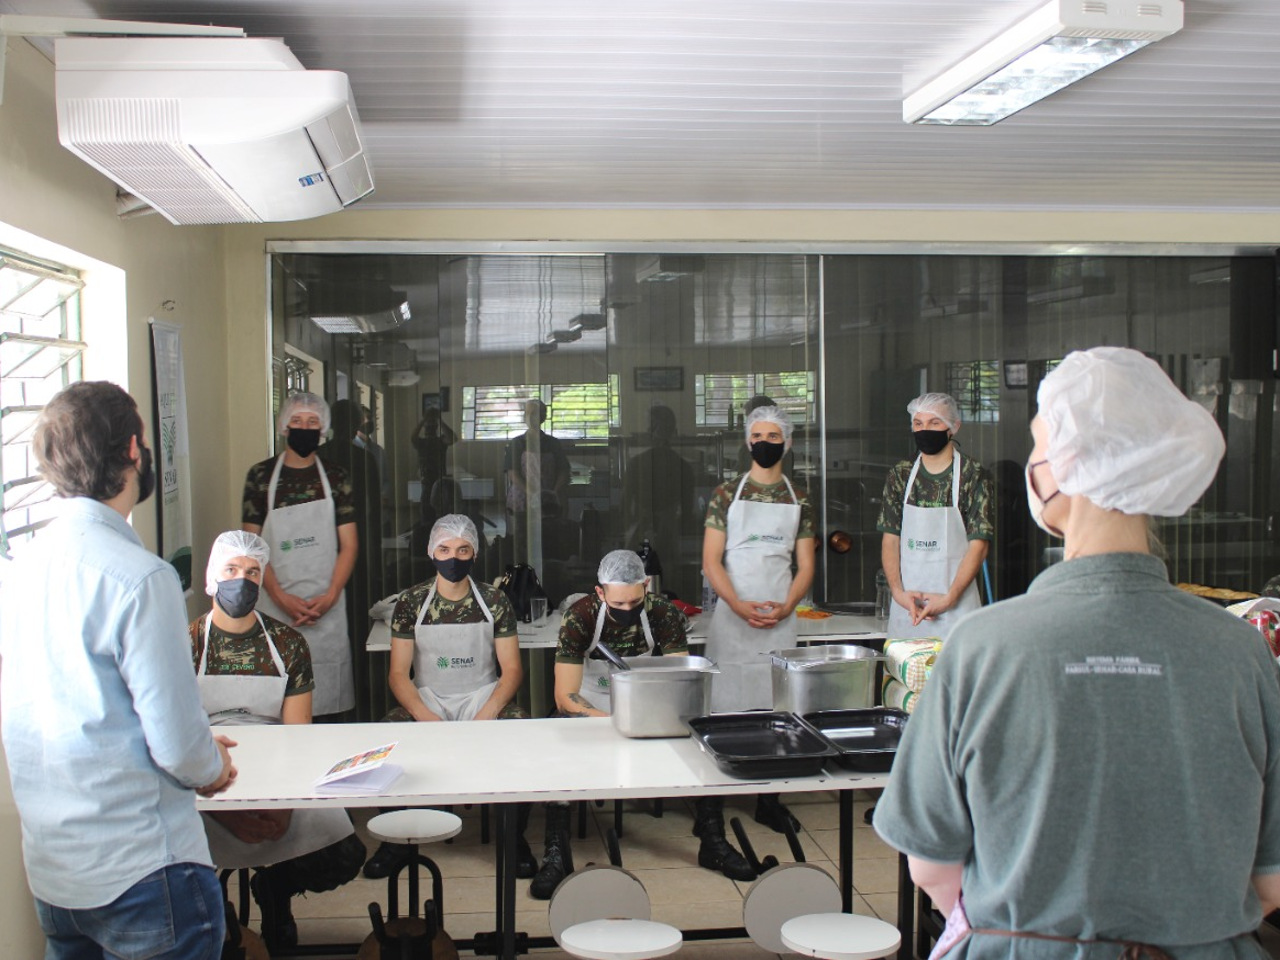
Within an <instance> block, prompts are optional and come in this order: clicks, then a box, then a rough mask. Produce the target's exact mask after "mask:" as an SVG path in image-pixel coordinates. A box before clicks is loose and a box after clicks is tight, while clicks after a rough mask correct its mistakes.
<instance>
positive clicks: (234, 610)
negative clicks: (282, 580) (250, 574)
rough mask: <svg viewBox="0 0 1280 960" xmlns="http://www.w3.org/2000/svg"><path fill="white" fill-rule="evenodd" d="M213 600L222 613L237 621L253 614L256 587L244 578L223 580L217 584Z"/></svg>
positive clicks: (256, 594)
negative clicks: (216, 602)
mask: <svg viewBox="0 0 1280 960" xmlns="http://www.w3.org/2000/svg"><path fill="white" fill-rule="evenodd" d="M214 599H216V600H217V601H218V606H219V607H221V608H222V612H223V613H225V614H226V615H227V616H228V617H230V618H231V619H232V620H239V619H240V618H241V617H247V616H248V615H249V614H251V613H253V608H254V607H256V606H257V605H258V585H257V584H256V583H255V582H254V581H252V580H248V579H246V578H244V577H241V578H239V579H237V580H223V581H221V582H219V584H218V592H217V593H215V594H214Z"/></svg>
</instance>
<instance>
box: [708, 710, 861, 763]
mask: <svg viewBox="0 0 1280 960" xmlns="http://www.w3.org/2000/svg"><path fill="white" fill-rule="evenodd" d="M689 729H690V730H691V731H692V732H693V739H694V740H696V741H697V742H698V746H700V747H701V748H702V749H703V750H705V751H706V752H707V753H708V754H709V755H710V756H711V758H712V759H713V760H715V762H716V765H717V766H719V767H720V769H721V770H723V771H724V772H725V773H727V774H729V775H730V776H731V777H741V778H743V779H747V780H757V779H759V780H775V779H783V778H786V777H808V776H813V775H814V774H816V773H821V772H822V767H823V764H824V763H825V762H826V761H827V760H828V759H830V758H831V757H833V756H835V753H836V751H835V748H833V747H832V746H831V745H830V744H829V743H827V742H826V741H825V740H823V739H822V737H820V736H819V735H818V733H817V731H815V730H814V729H813V728H812V727H810V726H809V725H808V724H807V723H805V722H804V721H803V720H801V719H800V718H799V717H797V716H796V715H795V714H794V713H782V712H779V713H768V712H763V711H762V712H759V713H717V714H712V715H711V716H708V717H694V718H693V719H692V720H690V721H689Z"/></svg>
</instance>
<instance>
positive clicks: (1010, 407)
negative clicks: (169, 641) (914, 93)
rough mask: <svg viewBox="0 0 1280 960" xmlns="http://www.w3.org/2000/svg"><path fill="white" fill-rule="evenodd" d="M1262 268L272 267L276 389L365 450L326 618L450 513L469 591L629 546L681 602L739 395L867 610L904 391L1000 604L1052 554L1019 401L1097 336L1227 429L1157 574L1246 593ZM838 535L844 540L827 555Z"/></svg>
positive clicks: (1261, 476)
mask: <svg viewBox="0 0 1280 960" xmlns="http://www.w3.org/2000/svg"><path fill="white" fill-rule="evenodd" d="M1275 274H1276V269H1275V264H1274V261H1273V260H1272V259H1270V258H1227V257H1137V256H1135V257H1118V256H1109V257H1012V256H889V255H862V254H859V255H836V256H833V255H822V256H819V255H801V254H783V253H772V254H765V253H744V254H679V255H665V254H663V255H659V254H634V253H629V254H608V255H533V254H482V255H458V256H449V255H436V254H354V253H352V254H344V253H276V254H274V255H273V256H272V326H273V337H272V351H273V359H274V364H273V373H274V390H275V399H276V402H277V404H278V402H279V399H280V397H281V396H283V395H284V394H285V393H287V392H288V391H290V390H295V389H302V388H306V389H310V390H313V391H315V392H317V393H320V394H322V395H323V396H325V397H326V399H328V400H329V401H330V403H333V402H335V401H338V400H343V401H346V402H347V403H346V404H344V405H342V408H341V412H342V413H343V416H341V417H338V418H335V432H341V431H349V430H351V431H354V430H361V429H362V428H363V429H362V432H363V433H364V434H366V435H367V436H368V439H369V440H370V441H372V444H373V445H376V446H378V447H381V449H382V451H383V454H382V455H381V456H380V457H379V468H378V470H379V472H378V475H377V477H376V478H370V479H369V480H368V482H366V483H365V484H364V487H365V490H364V493H363V499H364V501H365V502H364V505H363V506H364V513H363V519H364V522H363V524H362V525H363V527H364V528H365V529H364V530H363V531H362V538H361V540H362V548H363V552H364V557H363V558H362V562H361V564H360V569H359V570H358V576H357V580H358V581H359V583H358V584H356V585H355V586H353V590H356V591H357V592H358V595H357V596H356V597H353V603H352V607H353V635H355V636H356V637H357V638H358V639H359V640H361V641H362V640H363V636H364V632H363V630H362V629H361V623H359V622H356V619H357V614H356V613H355V611H363V610H366V609H367V607H368V603H366V602H365V600H366V599H368V600H369V601H370V602H372V600H376V599H377V598H379V597H382V596H385V595H387V594H389V593H392V592H394V591H396V590H399V589H403V588H404V587H406V586H409V585H410V584H412V583H414V582H418V581H421V580H423V579H426V578H427V577H428V576H429V575H430V574H431V572H432V571H431V565H430V559H429V557H428V556H427V549H426V545H427V532H428V531H429V529H430V526H431V524H432V523H433V522H434V520H435V519H436V517H438V516H439V515H441V514H443V513H449V512H458V513H465V514H467V515H469V516H471V517H472V518H473V519H474V520H475V522H476V526H477V528H478V529H479V530H480V531H481V534H482V539H483V540H484V543H483V545H482V549H481V556H480V559H479V569H478V572H479V574H480V576H481V578H482V579H487V580H493V579H494V578H496V577H497V576H498V575H499V574H501V573H502V571H503V570H505V569H506V567H507V566H508V565H509V564H513V563H519V562H523V563H527V564H529V565H531V566H532V567H533V568H534V570H535V571H536V572H537V574H538V577H539V578H540V580H541V581H542V583H543V585H544V587H545V588H546V590H547V592H548V593H549V594H550V597H551V601H552V603H553V604H555V603H557V602H559V601H560V600H561V599H562V598H564V597H565V596H566V595H568V594H570V593H574V592H579V591H585V590H589V589H590V588H591V586H592V584H593V583H594V579H595V569H596V565H597V563H598V561H599V559H600V557H601V556H602V555H603V553H605V552H607V551H608V550H611V549H615V548H617V547H628V548H633V549H638V548H640V547H641V546H642V544H643V542H644V541H645V540H648V541H649V543H650V546H651V548H652V549H653V550H655V551H656V552H657V553H658V555H659V558H660V561H661V566H662V573H663V580H662V586H663V589H664V590H667V591H671V592H674V593H675V594H676V595H677V596H679V597H680V598H681V599H684V600H687V601H689V602H691V603H694V604H697V603H698V602H699V601H700V596H701V575H700V566H701V564H700V555H701V543H702V537H701V530H702V519H703V515H704V512H705V506H706V502H707V499H708V498H709V496H710V494H711V491H712V490H713V489H714V488H715V486H716V485H717V484H719V483H721V482H723V481H725V480H727V479H730V478H732V477H734V476H737V475H739V474H740V473H741V472H742V471H743V470H744V469H745V468H746V466H747V464H748V459H747V456H746V450H745V446H744V443H743V431H742V419H743V412H744V406H745V404H746V402H747V401H748V400H749V399H751V398H752V397H754V396H756V395H759V394H764V395H767V396H769V397H771V398H772V399H773V400H774V401H775V402H777V403H778V404H779V405H780V406H782V407H784V408H785V409H786V410H787V411H788V412H789V413H790V414H791V416H792V419H793V421H794V422H795V424H796V430H795V436H794V448H793V452H792V454H791V455H790V456H789V458H788V461H787V471H788V473H789V475H790V476H791V477H792V479H793V481H794V482H797V483H798V484H799V485H801V486H803V487H805V488H807V489H808V490H809V492H810V494H811V496H812V497H813V498H814V502H815V505H816V507H817V511H818V518H819V525H820V528H821V529H820V534H819V536H820V552H819V558H820V559H819V568H818V577H817V582H816V584H815V587H814V598H815V600H816V601H817V602H820V603H821V602H840V601H860V600H865V601H870V600H871V599H872V598H873V596H874V580H875V574H876V571H877V570H878V569H879V549H880V536H879V534H878V533H877V532H876V529H875V528H876V520H877V517H878V515H879V511H880V500H881V493H882V489H883V485H884V479H885V473H886V471H887V470H888V469H889V467H890V466H891V465H892V464H893V463H895V462H896V461H898V460H901V459H905V458H907V457H909V456H912V455H914V446H913V444H912V442H911V438H910V436H909V425H910V422H909V418H908V416H907V413H906V404H907V402H908V400H910V399H911V398H912V397H915V396H917V395H918V394H920V393H922V392H925V391H944V392H948V393H951V394H953V395H954V396H955V397H956V398H957V400H958V401H959V403H960V407H961V410H962V412H963V416H964V421H965V422H964V425H963V427H962V429H961V430H960V433H959V435H958V439H959V441H960V444H961V449H962V454H963V455H967V456H972V457H976V458H977V459H979V460H980V461H981V462H982V463H983V464H984V465H985V466H986V467H987V469H988V470H989V471H990V473H991V474H992V477H993V479H994V482H995V489H996V498H997V528H996V539H995V543H994V545H993V550H992V553H991V558H990V562H989V570H988V572H987V575H986V576H985V577H984V581H985V582H986V583H987V586H985V587H984V596H985V595H992V596H995V597H1006V596H1011V595H1014V594H1017V593H1020V592H1022V591H1023V590H1024V589H1025V588H1026V585H1027V583H1028V582H1029V581H1030V579H1031V578H1032V577H1034V576H1035V574H1036V573H1037V572H1039V571H1040V570H1041V569H1043V567H1044V566H1045V565H1046V564H1048V563H1050V562H1052V561H1053V560H1054V559H1055V558H1056V553H1055V547H1056V546H1057V545H1056V544H1055V543H1053V542H1051V541H1050V540H1049V538H1047V537H1046V536H1044V535H1043V534H1042V533H1041V532H1040V531H1039V530H1038V529H1037V528H1035V527H1034V525H1032V524H1031V522H1030V519H1029V517H1028V516H1027V513H1026V496H1025V488H1024V481H1023V473H1022V470H1023V465H1024V464H1025V462H1026V457H1027V454H1028V452H1029V450H1030V436H1029V433H1028V424H1029V423H1030V420H1031V418H1032V417H1033V416H1034V414H1035V396H1036V388H1037V385H1038V383H1039V381H1040V379H1041V378H1042V377H1043V376H1044V375H1045V373H1046V372H1047V371H1049V370H1051V369H1052V368H1053V366H1054V364H1056V363H1057V362H1058V361H1059V360H1061V358H1062V357H1063V356H1065V355H1066V353H1068V352H1070V351H1071V350H1075V349H1082V348H1087V347H1091V346H1096V345H1100V344H1110V345H1118V346H1131V347H1134V348H1136V349H1139V350H1142V351H1143V352H1145V353H1147V354H1148V355H1150V356H1152V357H1153V358H1155V359H1156V360H1157V361H1158V362H1159V363H1160V364H1161V365H1162V366H1163V367H1164V368H1165V370H1166V371H1168V373H1169V374H1170V376H1171V377H1172V378H1173V379H1174V382H1175V383H1177V384H1178V385H1179V386H1180V387H1181V388H1182V389H1183V390H1184V391H1185V392H1186V393H1187V395H1188V396H1191V397H1192V398H1194V399H1195V400H1196V401H1197V402H1200V403H1202V404H1203V405H1204V406H1205V407H1206V408H1207V409H1209V410H1210V411H1211V412H1212V413H1213V414H1214V416H1215V417H1216V418H1217V420H1218V422H1219V424H1220V425H1221V426H1222V429H1223V432H1224V434H1225V435H1226V437H1227V441H1228V452H1227V456H1226V459H1225V460H1224V462H1223V466H1222V469H1221V470H1220V471H1219V475H1218V478H1217V480H1216V482H1215V483H1214V485H1213V487H1212V488H1211V489H1210V491H1209V492H1208V494H1207V495H1206V496H1205V498H1204V499H1203V501H1202V503H1201V504H1200V505H1199V506H1198V507H1197V508H1196V509H1195V510H1193V511H1192V512H1191V514H1189V515H1188V516H1187V517H1186V518H1182V519H1178V520H1170V521H1161V522H1160V523H1158V525H1157V532H1158V534H1159V536H1160V538H1161V539H1162V541H1163V543H1164V545H1165V549H1166V551H1167V553H1168V559H1169V565H1170V572H1171V575H1172V576H1173V577H1174V578H1175V579H1176V580H1180V581H1193V582H1197V583H1206V584H1210V585H1213V586H1219V587H1228V588H1233V589H1246V590H1254V591H1256V590H1259V589H1260V588H1261V587H1262V585H1263V584H1264V583H1265V581H1266V580H1267V579H1268V578H1269V577H1271V576H1272V575H1274V574H1276V573H1280V565H1278V564H1277V559H1278V558H1277V549H1276V546H1275V524H1274V523H1273V513H1272V503H1273V491H1274V487H1275V479H1274V478H1276V477H1277V476H1280V472H1278V471H1276V470H1275V469H1273V467H1274V466H1275V458H1276V453H1275V451H1276V449H1277V446H1276V443H1275V440H1276V418H1275V416H1274V409H1275V381H1274V379H1273V374H1272V350H1273V348H1274V345H1275V326H1276V316H1275V314H1276V311H1275V290H1276V279H1275ZM343 439H344V438H342V437H335V440H343ZM837 530H839V531H844V532H846V533H848V534H849V535H850V537H849V539H848V540H844V538H841V539H842V540H843V541H844V542H846V543H848V542H851V543H852V548H851V549H848V550H847V552H843V553H837V552H835V551H834V550H831V549H828V548H827V546H826V541H827V538H828V536H829V535H830V534H831V533H833V532H835V531H837ZM360 662H362V661H361V658H357V663H360ZM370 687H371V689H379V690H383V689H384V688H385V681H384V679H383V678H381V677H379V678H376V681H375V682H373V683H371V684H370ZM379 696H385V694H384V693H382V694H379ZM375 709H376V708H375Z"/></svg>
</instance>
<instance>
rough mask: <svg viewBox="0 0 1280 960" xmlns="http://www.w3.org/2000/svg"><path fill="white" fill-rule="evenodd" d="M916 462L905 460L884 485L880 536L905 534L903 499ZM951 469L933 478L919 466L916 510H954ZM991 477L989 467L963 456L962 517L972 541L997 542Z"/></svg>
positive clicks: (914, 495)
mask: <svg viewBox="0 0 1280 960" xmlns="http://www.w3.org/2000/svg"><path fill="white" fill-rule="evenodd" d="M914 463H915V461H913V460H903V461H902V462H901V463H899V464H898V465H897V466H895V467H894V468H893V469H891V470H890V471H889V476H888V477H886V478H885V481H884V498H883V499H882V500H881V502H880V519H879V520H878V521H877V522H876V529H877V530H879V531H880V532H881V533H892V534H893V535H894V536H900V535H901V533H902V497H903V495H904V494H905V493H906V490H907V478H908V477H910V476H911V467H912V466H913V464H914ZM951 470H952V465H951V464H947V469H945V470H943V471H942V472H941V473H938V474H933V473H930V472H929V471H928V470H926V469H925V467H924V464H923V463H921V464H920V470H919V471H918V472H917V473H916V482H915V485H914V486H912V488H911V500H910V501H909V502H910V503H911V505H912V506H913V507H949V506H951ZM992 489H993V487H992V483H991V474H989V473H987V469H986V467H984V466H983V465H982V464H980V463H979V462H978V461H977V460H974V459H973V458H972V457H966V456H965V455H964V452H963V451H961V453H960V516H962V517H963V518H964V529H965V532H966V533H967V534H968V538H969V539H970V540H993V539H994V538H995V532H996V524H995V497H994V496H993V495H992Z"/></svg>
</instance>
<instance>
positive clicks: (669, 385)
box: [635, 367, 684, 392]
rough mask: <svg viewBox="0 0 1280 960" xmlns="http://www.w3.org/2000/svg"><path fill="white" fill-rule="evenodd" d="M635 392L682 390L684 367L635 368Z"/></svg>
mask: <svg viewBox="0 0 1280 960" xmlns="http://www.w3.org/2000/svg"><path fill="white" fill-rule="evenodd" d="M635 382H636V390H638V391H639V390H647V391H651V392H652V391H659V390H661V391H676V390H683V389H684V367H636V381H635Z"/></svg>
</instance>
